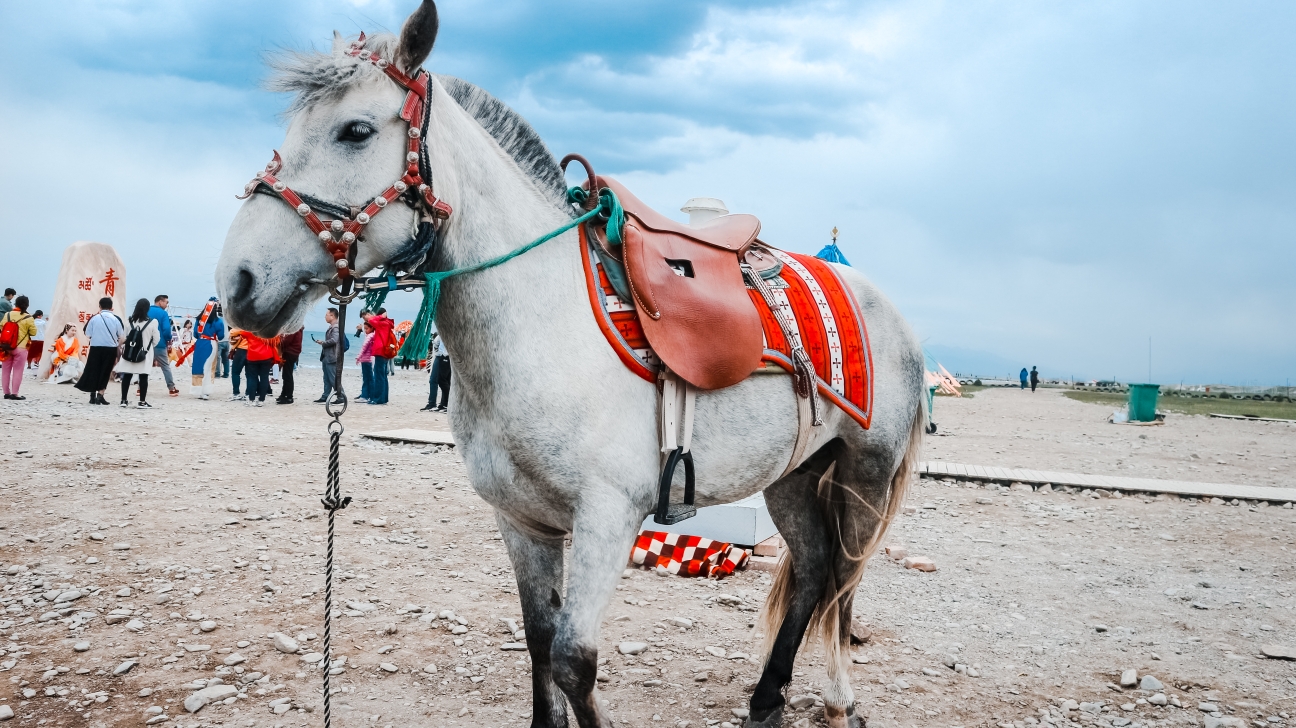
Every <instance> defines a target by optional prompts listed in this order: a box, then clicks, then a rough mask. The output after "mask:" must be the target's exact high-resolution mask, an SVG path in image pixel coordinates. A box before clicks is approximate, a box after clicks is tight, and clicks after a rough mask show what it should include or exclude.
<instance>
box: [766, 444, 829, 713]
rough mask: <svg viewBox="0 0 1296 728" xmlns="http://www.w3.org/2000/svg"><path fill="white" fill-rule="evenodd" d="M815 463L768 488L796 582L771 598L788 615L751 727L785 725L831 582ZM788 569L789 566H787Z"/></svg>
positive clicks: (768, 498)
mask: <svg viewBox="0 0 1296 728" xmlns="http://www.w3.org/2000/svg"><path fill="white" fill-rule="evenodd" d="M815 459H816V458H811V461H808V462H807V463H806V465H805V466H803V468H804V469H802V470H797V471H794V472H793V473H791V474H789V475H788V476H787V477H785V478H783V479H782V480H780V481H778V482H777V483H775V484H773V485H771V486H770V487H769V488H766V489H765V504H766V506H767V507H768V508H769V513H770V518H771V519H773V521H774V525H775V526H777V527H778V529H779V533H780V534H782V537H783V539H784V541H786V542H787V549H788V553H787V558H790V559H791V564H790V566H791V569H792V573H791V574H789V575H787V576H788V577H789V578H790V583H788V584H786V586H787V589H788V590H787V591H786V592H784V593H783V594H781V595H775V596H771V599H774V598H779V599H783V600H785V604H784V608H785V611H784V613H783V619H782V621H781V623H780V624H779V625H778V626H777V629H778V632H777V636H776V637H775V638H774V644H773V647H772V648H771V649H770V653H769V656H768V659H767V661H766V663H765V669H764V671H762V672H761V676H760V680H759V681H758V682H757V683H756V689H755V691H754V692H753V693H752V697H751V703H750V707H751V712H750V714H749V715H748V717H747V723H746V726H747V728H778V726H781V725H782V724H783V704H784V697H783V690H784V688H786V687H787V684H788V683H789V682H790V681H791V680H792V668H793V665H794V664H795V662H796V655H797V651H798V650H799V649H800V647H801V640H802V639H803V638H804V637H805V633H806V628H807V627H808V626H809V625H810V618H811V616H812V615H813V614H814V610H815V606H816V605H818V603H819V599H820V598H821V597H822V596H823V590H824V582H825V580H826V579H827V578H828V566H829V561H830V559H831V556H832V554H831V549H830V547H829V543H828V529H827V527H826V525H825V524H824V520H823V512H822V510H821V508H820V507H819V503H818V501H817V500H816V497H815V487H816V485H817V484H818V480H819V476H820V473H819V472H818V471H817V468H815V467H814V462H813V461H814V460H815ZM787 567H788V565H786V564H785V565H784V566H783V568H787ZM783 578H784V575H783V574H780V580H782V579H783ZM767 608H769V607H767ZM770 628H771V625H767V626H766V629H770Z"/></svg>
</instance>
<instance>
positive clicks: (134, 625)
mask: <svg viewBox="0 0 1296 728" xmlns="http://www.w3.org/2000/svg"><path fill="white" fill-rule="evenodd" d="M126 629H129V630H130V631H132V632H138V631H140V630H142V629H144V623H143V622H141V621H139V620H138V619H132V620H131V621H129V622H127V623H126Z"/></svg>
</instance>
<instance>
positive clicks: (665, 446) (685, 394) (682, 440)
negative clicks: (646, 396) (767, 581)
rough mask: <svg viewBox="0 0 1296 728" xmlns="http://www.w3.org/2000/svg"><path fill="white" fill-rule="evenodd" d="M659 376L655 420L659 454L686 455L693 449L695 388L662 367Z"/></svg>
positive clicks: (695, 406)
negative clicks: (659, 441) (658, 435)
mask: <svg viewBox="0 0 1296 728" xmlns="http://www.w3.org/2000/svg"><path fill="white" fill-rule="evenodd" d="M658 377H659V379H660V381H661V387H659V388H658V395H657V396H658V403H659V406H658V408H657V411H658V419H659V421H660V425H661V430H660V439H661V451H662V452H663V453H671V452H674V451H675V450H677V449H679V450H680V452H681V453H686V452H688V451H689V450H690V449H691V448H692V446H693V417H694V412H695V410H696V409H697V387H694V386H693V385H691V384H689V383H688V382H686V381H684V380H683V379H680V378H679V376H678V375H676V374H675V373H674V372H672V371H670V370H669V369H667V368H666V367H665V366H663V367H662V368H661V371H660V373H659V374H658Z"/></svg>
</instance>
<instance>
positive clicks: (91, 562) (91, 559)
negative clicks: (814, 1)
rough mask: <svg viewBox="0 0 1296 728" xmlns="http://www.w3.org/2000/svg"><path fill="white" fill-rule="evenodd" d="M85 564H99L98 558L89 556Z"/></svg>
mask: <svg viewBox="0 0 1296 728" xmlns="http://www.w3.org/2000/svg"><path fill="white" fill-rule="evenodd" d="M86 563H87V564H97V563H99V558H98V557H96V556H91V557H90V558H88V559H86Z"/></svg>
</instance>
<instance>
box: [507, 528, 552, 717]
mask: <svg viewBox="0 0 1296 728" xmlns="http://www.w3.org/2000/svg"><path fill="white" fill-rule="evenodd" d="M495 522H496V523H497V524H498V525H499V529H500V535H501V536H502V537H503V539H504V545H505V547H506V548H507V549H508V552H509V560H510V561H512V562H513V572H514V574H515V575H516V576H517V584H518V597H519V599H520V600H521V602H522V619H523V620H524V621H525V624H526V633H527V651H528V652H530V654H531V693H532V708H533V709H532V713H531V715H532V718H531V728H567V699H566V697H565V696H564V695H563V692H562V690H560V689H559V688H558V685H557V684H556V683H555V682H554V679H553V658H552V655H551V649H552V648H551V645H552V643H553V637H554V632H555V621H556V616H557V613H558V608H559V606H560V605H561V601H559V600H557V599H556V597H557V595H558V590H560V589H562V577H563V534H561V533H555V534H551V535H550V536H549V537H545V536H544V535H543V534H539V533H536V532H534V531H533V530H531V529H525V528H521V527H519V526H518V525H516V524H514V523H513V522H512V521H510V520H509V519H508V518H506V517H504V516H503V515H501V514H499V512H496V514H495ZM555 601H558V603H557V604H555V603H554V602H555Z"/></svg>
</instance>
